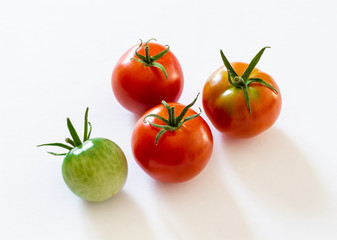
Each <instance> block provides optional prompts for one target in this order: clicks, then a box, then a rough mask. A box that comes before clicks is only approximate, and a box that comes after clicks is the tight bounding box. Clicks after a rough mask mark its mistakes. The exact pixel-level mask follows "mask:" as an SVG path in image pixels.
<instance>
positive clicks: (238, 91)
mask: <svg viewBox="0 0 337 240" xmlns="http://www.w3.org/2000/svg"><path fill="white" fill-rule="evenodd" d="M264 50H265V48H263V49H262V50H261V51H260V52H259V53H258V54H257V55H256V56H255V58H254V59H253V60H252V62H251V63H250V64H249V65H248V64H246V63H241V62H234V63H232V64H230V63H229V62H228V60H227V59H226V57H225V56H224V55H223V53H222V52H221V54H222V58H223V61H224V63H225V66H223V67H221V68H219V69H218V70H216V71H215V72H214V73H213V74H212V75H211V76H210V78H209V79H208V81H207V82H206V84H205V86H204V90H203V107H204V109H205V113H206V115H207V116H208V118H209V119H210V121H211V122H212V124H213V125H214V126H215V127H216V128H217V129H218V130H219V131H220V132H222V133H224V134H226V135H228V136H230V137H234V138H249V137H253V136H256V135H258V134H260V133H261V132H263V131H265V130H266V129H268V128H269V127H271V126H272V125H273V124H274V122H275V121H276V119H277V118H278V116H279V114H280V111H281V105H282V100H281V94H280V89H279V88H278V86H277V84H276V82H275V80H274V79H273V78H272V77H271V76H270V75H268V74H267V73H264V72H262V71H260V70H259V69H257V68H255V65H256V64H257V62H258V61H259V59H260V57H261V55H262V53H263V52H264ZM246 70H247V71H246ZM245 72H246V73H245ZM245 91H246V93H245Z"/></svg>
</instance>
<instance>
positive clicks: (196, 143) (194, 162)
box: [132, 99, 213, 183]
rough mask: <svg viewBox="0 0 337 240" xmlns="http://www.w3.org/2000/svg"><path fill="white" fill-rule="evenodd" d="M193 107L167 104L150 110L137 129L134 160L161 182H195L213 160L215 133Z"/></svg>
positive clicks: (135, 130)
mask: <svg viewBox="0 0 337 240" xmlns="http://www.w3.org/2000/svg"><path fill="white" fill-rule="evenodd" d="M195 100H196V99H195ZM194 102H195V101H194ZM194 102H193V103H192V105H193V104H194ZM192 105H191V104H190V105H188V106H184V105H181V104H178V103H168V104H167V103H166V102H164V101H163V105H158V106H156V107H154V108H152V109H150V110H149V111H147V112H146V113H145V114H144V115H143V116H142V117H141V118H140V119H139V120H138V122H137V124H136V126H135V128H134V131H133V133H132V151H133V154H134V157H135V159H136V161H137V163H138V164H139V165H140V166H141V168H142V169H143V170H144V171H145V172H146V173H147V174H149V175H150V176H151V177H152V178H154V179H156V180H158V181H161V182H170V183H176V182H184V181H187V180H189V179H192V178H193V177H195V176H196V175H198V174H199V173H200V172H201V171H202V170H203V169H204V168H205V166H206V165H207V163H208V161H209V159H210V157H211V154H212V149H213V137H212V133H211V130H210V128H209V126H208V124H207V123H206V122H205V120H204V119H203V118H202V117H201V116H199V114H200V113H199V114H197V113H196V112H195V111H193V110H192V109H189V108H190V106H192ZM175 111H176V112H177V113H180V115H179V116H178V117H174V116H175V114H174V112H175ZM185 113H186V115H185ZM184 115H185V117H184V118H183V117H181V116H184Z"/></svg>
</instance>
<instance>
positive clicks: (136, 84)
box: [111, 42, 184, 115]
mask: <svg viewBox="0 0 337 240" xmlns="http://www.w3.org/2000/svg"><path fill="white" fill-rule="evenodd" d="M148 46H149V53H150V55H151V56H154V55H156V54H158V53H159V52H161V51H163V50H165V49H166V47H165V46H163V45H161V44H158V43H152V42H149V43H148ZM137 47H138V45H135V46H134V47H132V48H130V49H129V50H128V51H127V52H126V53H124V55H123V56H122V57H121V58H120V59H119V61H118V62H117V64H116V66H115V68H114V70H113V73H112V77H111V83H112V89H113V92H114V95H115V96H116V98H117V100H118V102H119V103H120V104H121V105H122V106H123V107H125V108H126V109H128V110H129V111H131V112H133V113H136V114H139V115H140V114H143V113H144V112H145V111H146V110H148V109H150V108H151V107H153V106H156V105H158V104H160V103H161V101H162V100H165V101H172V102H176V101H178V99H179V98H180V95H181V93H182V90H183V87H184V76H183V71H182V69H181V66H180V63H179V61H178V59H177V58H176V56H175V55H174V54H173V53H172V51H171V50H170V51H169V52H167V53H166V54H165V55H164V56H163V57H162V58H160V59H159V60H157V61H156V62H157V63H159V64H161V65H163V66H164V68H165V70H166V72H167V77H168V78H167V79H166V77H165V75H164V73H163V72H162V71H161V70H160V69H158V68H156V67H153V66H152V67H149V66H145V65H144V64H142V63H140V62H137V61H135V60H130V59H131V58H137V57H136V55H135V50H136V49H137ZM138 53H140V54H141V55H143V56H144V55H145V50H144V44H143V45H142V47H141V48H140V49H139V50H138Z"/></svg>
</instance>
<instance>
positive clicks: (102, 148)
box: [38, 108, 128, 202]
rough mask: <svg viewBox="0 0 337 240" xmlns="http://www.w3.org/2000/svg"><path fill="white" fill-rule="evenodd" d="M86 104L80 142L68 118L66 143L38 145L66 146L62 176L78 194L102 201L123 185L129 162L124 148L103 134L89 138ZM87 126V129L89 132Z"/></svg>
mask: <svg viewBox="0 0 337 240" xmlns="http://www.w3.org/2000/svg"><path fill="white" fill-rule="evenodd" d="M88 110H89V109H88V108H87V110H86V112H85V120H84V137H83V143H82V141H81V140H80V138H79V137H78V135H77V132H76V130H75V128H74V127H73V125H72V123H71V121H70V119H69V118H68V119H67V125H68V129H69V132H70V134H71V136H72V139H69V138H66V143H67V144H63V143H47V144H41V145H38V146H39V147H40V146H57V147H62V148H65V149H67V150H68V152H67V153H61V154H58V153H53V152H48V153H50V154H53V155H65V158H64V161H63V165H62V176H63V179H64V181H65V183H66V184H67V186H68V187H69V188H70V190H71V191H72V192H73V193H75V194H76V195H77V196H79V197H81V198H83V199H85V200H87V201H91V202H101V201H104V200H106V199H108V198H110V197H112V196H114V195H115V194H117V193H118V192H119V191H120V190H121V189H122V188H123V186H124V184H125V181H126V178H127V172H128V165H127V161H126V158H125V155H124V153H123V151H122V150H121V149H120V147H119V146H118V145H117V144H116V143H114V142H113V141H111V140H109V139H106V138H92V139H90V134H91V124H90V122H88ZM88 127H89V132H88Z"/></svg>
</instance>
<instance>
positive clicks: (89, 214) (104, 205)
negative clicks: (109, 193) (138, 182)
mask: <svg viewBox="0 0 337 240" xmlns="http://www.w3.org/2000/svg"><path fill="white" fill-rule="evenodd" d="M83 208H84V216H83V221H84V225H85V229H86V230H87V231H88V235H89V234H92V236H93V238H94V237H97V235H100V238H99V239H102V240H104V239H109V240H110V239H130V240H131V239H132V240H133V239H134V238H135V236H141V237H142V239H147V240H155V238H154V237H153V234H152V232H151V228H150V226H149V224H148V220H147V218H146V215H145V214H144V213H143V212H142V210H141V208H140V207H139V206H137V204H136V202H135V201H134V200H133V199H132V198H131V197H130V196H129V195H128V194H127V193H126V192H125V191H122V192H120V193H118V194H117V195H116V196H114V197H112V198H111V199H108V200H106V201H104V202H101V203H91V202H86V201H84V202H83Z"/></svg>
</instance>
